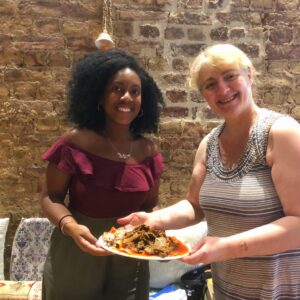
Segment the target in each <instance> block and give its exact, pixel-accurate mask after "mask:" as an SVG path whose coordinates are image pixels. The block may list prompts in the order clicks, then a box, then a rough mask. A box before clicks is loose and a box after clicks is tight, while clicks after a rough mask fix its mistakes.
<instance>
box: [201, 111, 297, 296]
mask: <svg viewBox="0 0 300 300" xmlns="http://www.w3.org/2000/svg"><path fill="white" fill-rule="evenodd" d="M280 117H283V118H287V116H283V115H281V114H278V113H275V112H272V111H269V110H267V109H260V112H259V115H258V118H257V120H256V123H255V125H254V128H253V130H252V133H251V134H250V137H249V140H248V143H247V145H246V149H245V152H244V154H243V155H242V157H241V159H240V160H239V162H238V163H237V165H235V166H233V167H232V168H226V167H225V166H224V165H223V164H222V162H221V159H220V152H219V144H218V136H219V135H220V133H221V132H222V129H223V127H224V124H223V125H220V126H219V127H217V128H215V129H214V130H213V131H212V132H211V133H210V136H209V138H208V143H207V161H206V163H207V172H206V177H205V180H204V183H203V186H202V187H201V191H200V201H201V207H202V208H203V211H204V213H205V217H206V220H207V224H208V235H210V236H219V237H224V236H230V235H233V234H236V233H239V232H242V231H246V230H249V229H252V228H254V227H258V226H261V225H263V224H266V223H269V222H272V221H274V220H276V219H278V218H281V217H282V216H284V212H283V209H282V206H281V203H280V200H279V198H278V195H277V193H276V190H275V187H274V184H273V181H272V178H271V168H270V167H268V166H267V164H266V150H267V145H268V135H269V131H270V128H271V126H272V124H273V123H274V122H275V121H276V120H277V119H278V118H280ZM299 234H300V233H299ZM212 273H213V282H214V292H215V297H216V300H235V299H243V300H246V299H249V300H250V299H251V300H254V299H264V300H269V299H270V300H271V299H272V300H279V299H281V300H286V299H297V300H299V299H300V249H294V250H290V251H287V252H284V253H280V254H275V255H266V256H259V257H246V258H238V259H232V260H228V261H222V262H217V263H214V264H212Z"/></svg>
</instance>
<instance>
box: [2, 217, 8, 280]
mask: <svg viewBox="0 0 300 300" xmlns="http://www.w3.org/2000/svg"><path fill="white" fill-rule="evenodd" d="M8 222H9V218H2V219H0V280H4V247H5V237H6V232H7V226H8Z"/></svg>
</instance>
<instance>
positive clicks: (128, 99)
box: [121, 91, 132, 101]
mask: <svg viewBox="0 0 300 300" xmlns="http://www.w3.org/2000/svg"><path fill="white" fill-rule="evenodd" d="M121 100H123V101H132V97H131V95H130V92H129V91H125V93H124V94H123V95H122V97H121Z"/></svg>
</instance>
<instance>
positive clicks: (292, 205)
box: [184, 118, 300, 263]
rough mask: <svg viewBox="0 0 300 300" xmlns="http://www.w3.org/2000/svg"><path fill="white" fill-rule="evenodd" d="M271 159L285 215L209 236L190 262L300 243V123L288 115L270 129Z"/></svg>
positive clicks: (260, 252) (274, 250)
mask: <svg viewBox="0 0 300 300" xmlns="http://www.w3.org/2000/svg"><path fill="white" fill-rule="evenodd" d="M267 162H268V164H269V165H270V166H271V168H272V171H271V172H272V173H271V174H272V179H273V182H274V185H275V188H276V191H277V193H278V196H279V198H280V201H281V204H282V207H283V211H284V213H285V216H284V217H282V218H280V219H278V220H276V221H274V222H272V223H269V224H266V225H264V226H260V227H257V228H254V229H252V230H249V231H246V232H242V233H239V234H236V235H233V236H230V237H226V238H217V237H206V238H204V239H203V240H202V241H200V242H199V244H198V245H197V246H196V249H195V250H194V254H193V255H192V256H190V257H188V258H186V259H184V261H185V262H188V263H199V262H204V263H210V262H214V261H219V260H227V259H232V258H238V257H245V256H259V255H269V254H274V253H280V252H284V251H287V250H290V249H293V248H297V247H300V235H299V232H300V176H299V174H300V173H299V170H300V126H299V124H298V123H297V122H296V121H294V120H292V119H289V120H287V119H286V118H281V119H279V120H277V121H276V122H275V123H274V125H273V126H272V129H271V131H270V139H269V145H268V151H267Z"/></svg>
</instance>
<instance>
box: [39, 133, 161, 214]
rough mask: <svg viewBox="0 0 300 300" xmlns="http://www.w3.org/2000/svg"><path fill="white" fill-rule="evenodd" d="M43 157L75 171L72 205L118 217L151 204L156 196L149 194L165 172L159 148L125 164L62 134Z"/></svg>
mask: <svg viewBox="0 0 300 300" xmlns="http://www.w3.org/2000/svg"><path fill="white" fill-rule="evenodd" d="M42 158H43V159H44V160H47V161H49V162H51V163H53V164H55V165H56V166H57V168H58V169H59V170H61V171H64V172H67V173H70V174H72V177H71V182H70V186H69V200H70V204H69V206H70V208H73V209H75V210H77V211H78V212H80V213H82V214H84V215H87V216H89V217H95V218H111V217H119V216H124V215H127V214H129V213H132V212H134V211H139V210H140V209H141V208H142V207H144V206H145V207H149V206H150V207H151V206H152V203H148V202H149V201H151V200H153V199H148V198H147V195H148V193H149V191H150V189H151V188H152V187H153V186H154V185H155V184H158V182H159V179H160V175H161V174H162V172H163V158H162V155H161V153H160V152H156V153H154V154H153V155H152V156H150V157H147V158H146V159H144V160H143V161H142V162H139V163H135V164H126V163H125V162H119V161H113V160H110V159H106V158H103V157H100V156H97V155H94V154H92V153H89V152H88V151H85V150H83V149H81V148H79V147H77V146H76V145H74V144H72V143H70V142H69V141H67V140H65V139H63V138H60V139H59V140H57V142H56V143H54V144H53V145H52V146H51V147H50V148H49V149H48V150H47V151H46V152H45V153H44V154H43V155H42ZM153 205H154V203H153Z"/></svg>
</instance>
